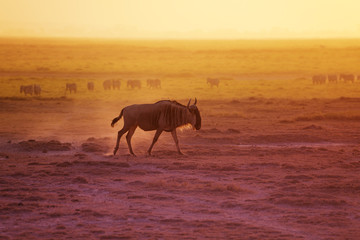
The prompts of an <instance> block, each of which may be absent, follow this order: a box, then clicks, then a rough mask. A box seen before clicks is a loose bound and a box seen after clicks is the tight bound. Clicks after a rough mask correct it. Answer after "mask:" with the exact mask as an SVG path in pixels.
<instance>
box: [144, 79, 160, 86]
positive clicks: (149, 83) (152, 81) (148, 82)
mask: <svg viewBox="0 0 360 240" xmlns="http://www.w3.org/2000/svg"><path fill="white" fill-rule="evenodd" d="M146 85H147V87H148V88H161V81H160V79H148V80H146Z"/></svg>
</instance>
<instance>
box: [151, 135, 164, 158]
mask: <svg viewBox="0 0 360 240" xmlns="http://www.w3.org/2000/svg"><path fill="white" fill-rule="evenodd" d="M162 131H163V130H162V129H158V130H156V133H155V136H154V139H153V142H152V143H151V146H150V148H149V150H148V154H149V155H151V150H152V148H153V147H154V144H155V143H156V141H157V140H158V139H159V136H160V134H161V133H162Z"/></svg>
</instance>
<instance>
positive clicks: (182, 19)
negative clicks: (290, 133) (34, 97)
mask: <svg viewBox="0 0 360 240" xmlns="http://www.w3.org/2000/svg"><path fill="white" fill-rule="evenodd" d="M0 6H1V7H0V36H1V37H14V36H15V37H80V38H87V37H91V38H170V39H174V38H179V39H184V38H186V39H191V38H196V39H202V38H218V39H234V38H358V37H360V14H359V9H360V1H358V0H332V1H327V0H317V1H314V0H302V1H298V0H292V1H289V0H272V1H268V0H212V1H209V0H197V1H193V0H181V1H180V0H151V1H150V0H104V1H96V0H76V1H74V0H61V1H60V0H54V1H48V0H31V1H30V0H0Z"/></svg>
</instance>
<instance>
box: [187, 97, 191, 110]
mask: <svg viewBox="0 0 360 240" xmlns="http://www.w3.org/2000/svg"><path fill="white" fill-rule="evenodd" d="M190 102H191V98H190V100H189V102H188V105H187V108H189V106H190Z"/></svg>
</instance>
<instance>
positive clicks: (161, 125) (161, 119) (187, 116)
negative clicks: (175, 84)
mask: <svg viewBox="0 0 360 240" xmlns="http://www.w3.org/2000/svg"><path fill="white" fill-rule="evenodd" d="M190 102H191V99H190V101H189V103H188V105H187V106H184V105H182V104H180V103H178V102H176V101H169V100H162V101H158V102H156V103H154V104H135V105H130V106H127V107H125V108H123V109H122V110H121V112H120V115H119V116H118V117H116V118H114V119H113V120H112V122H111V126H112V127H114V125H115V123H116V122H118V121H119V120H120V119H121V118H122V116H124V126H123V128H122V129H121V130H120V131H119V132H118V136H117V141H116V145H115V149H114V155H115V154H116V152H117V150H118V149H119V143H120V138H121V136H122V135H123V134H125V133H126V132H127V135H126V141H127V144H128V147H129V151H130V153H131V154H132V155H135V154H134V152H133V150H132V147H131V137H132V135H133V134H134V132H135V129H136V128H137V127H140V128H141V129H142V130H144V131H153V130H156V133H155V136H154V139H153V141H152V144H151V146H150V148H149V149H148V154H149V155H151V150H152V148H153V146H154V144H155V143H156V141H157V140H158V138H159V136H160V134H161V133H162V132H163V131H166V132H171V135H172V137H173V139H174V141H175V144H176V148H177V151H178V153H179V154H182V153H181V151H180V147H179V141H178V138H177V134H176V128H178V127H181V126H184V125H187V124H191V125H192V126H193V128H195V129H196V130H199V129H200V128H201V116H200V111H199V109H198V108H197V106H196V103H197V100H196V98H195V102H194V104H193V105H191V106H190Z"/></svg>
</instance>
